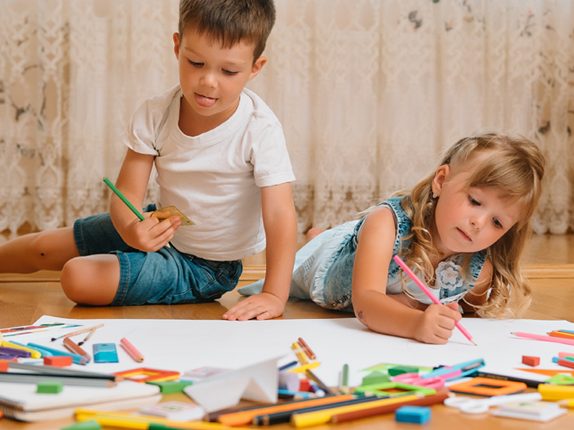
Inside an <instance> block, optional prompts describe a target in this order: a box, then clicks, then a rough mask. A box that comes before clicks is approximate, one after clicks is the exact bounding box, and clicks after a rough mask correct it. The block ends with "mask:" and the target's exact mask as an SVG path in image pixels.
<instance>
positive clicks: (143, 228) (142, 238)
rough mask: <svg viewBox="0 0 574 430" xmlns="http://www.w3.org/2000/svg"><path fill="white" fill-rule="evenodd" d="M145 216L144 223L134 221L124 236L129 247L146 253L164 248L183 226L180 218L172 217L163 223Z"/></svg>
mask: <svg viewBox="0 0 574 430" xmlns="http://www.w3.org/2000/svg"><path fill="white" fill-rule="evenodd" d="M144 216H145V219H144V220H143V221H140V220H134V221H133V222H132V223H130V224H129V225H128V226H127V228H126V230H125V231H124V236H123V239H124V241H125V242H126V243H127V244H128V245H129V246H131V247H132V248H135V249H139V250H140V251H144V252H153V251H157V250H159V249H161V248H163V247H164V246H165V245H167V244H168V243H169V241H170V240H171V239H172V238H173V235H174V234H175V231H176V230H177V229H178V227H179V226H180V225H181V220H180V218H179V217H178V216H172V217H169V218H167V219H165V220H163V221H160V220H158V219H157V218H156V217H153V216H150V214H149V213H146V214H144Z"/></svg>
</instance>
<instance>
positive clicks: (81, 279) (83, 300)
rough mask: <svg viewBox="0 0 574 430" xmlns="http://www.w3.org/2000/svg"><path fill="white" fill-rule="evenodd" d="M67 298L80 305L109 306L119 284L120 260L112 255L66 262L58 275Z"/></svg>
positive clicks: (100, 255) (90, 256)
mask: <svg viewBox="0 0 574 430" xmlns="http://www.w3.org/2000/svg"><path fill="white" fill-rule="evenodd" d="M60 282H61V283H62V288H63V289H64V293H65V294H66V296H68V298H69V299H70V300H72V301H74V302H76V303H79V304H83V305H95V306H105V305H109V304H110V303H111V302H112V301H113V299H114V297H115V295H116V292H117V290H118V286H119V283H120V262H119V260H118V257H117V256H115V255H113V254H98V255H89V256H87V257H76V258H72V259H71V260H70V261H68V262H67V263H66V264H65V265H64V268H63V269H62V275H61V277H60Z"/></svg>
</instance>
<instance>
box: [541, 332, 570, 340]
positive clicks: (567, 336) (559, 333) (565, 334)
mask: <svg viewBox="0 0 574 430" xmlns="http://www.w3.org/2000/svg"><path fill="white" fill-rule="evenodd" d="M546 334H547V335H548V336H552V337H562V338H564V339H574V334H572V333H565V332H563V331H558V330H557V331H549V332H548V333H546Z"/></svg>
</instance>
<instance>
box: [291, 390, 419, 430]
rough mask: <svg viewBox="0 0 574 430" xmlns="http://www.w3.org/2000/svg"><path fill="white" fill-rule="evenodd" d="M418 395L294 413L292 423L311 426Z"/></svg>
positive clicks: (413, 398) (407, 399)
mask: <svg viewBox="0 0 574 430" xmlns="http://www.w3.org/2000/svg"><path fill="white" fill-rule="evenodd" d="M419 398H420V396H418V395H408V396H400V397H393V398H390V399H389V398H386V399H380V400H374V401H372V402H365V403H359V404H356V405H348V406H339V407H336V408H332V409H325V410H322V411H316V412H307V413H302V414H297V413H296V414H293V415H292V416H291V424H292V425H294V426H295V427H310V426H316V425H320V424H327V423H328V422H329V421H330V420H331V417H332V416H333V415H336V414H342V413H346V412H354V411H360V410H363V409H368V408H374V407H376V406H383V405H392V404H393V403H404V402H408V401H411V400H416V399H419Z"/></svg>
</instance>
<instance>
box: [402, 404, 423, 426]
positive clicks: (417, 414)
mask: <svg viewBox="0 0 574 430" xmlns="http://www.w3.org/2000/svg"><path fill="white" fill-rule="evenodd" d="M430 417H431V410H430V408H429V407H426V406H401V407H400V408H399V409H397V410H396V412H395V420H396V421H397V422H399V423H415V424H425V423H426V422H428V421H429V420H430Z"/></svg>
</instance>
